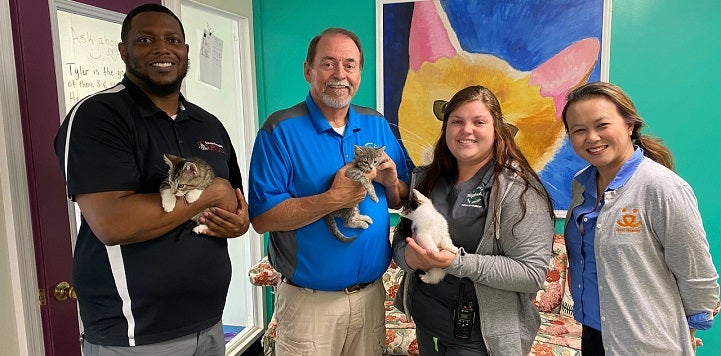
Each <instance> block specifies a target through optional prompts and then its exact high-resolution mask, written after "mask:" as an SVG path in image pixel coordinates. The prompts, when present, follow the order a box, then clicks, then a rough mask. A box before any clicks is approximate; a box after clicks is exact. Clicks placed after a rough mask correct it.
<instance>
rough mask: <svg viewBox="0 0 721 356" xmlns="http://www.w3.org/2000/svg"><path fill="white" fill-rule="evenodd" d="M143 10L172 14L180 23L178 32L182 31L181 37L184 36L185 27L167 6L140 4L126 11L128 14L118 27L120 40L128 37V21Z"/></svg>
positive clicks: (131, 20)
mask: <svg viewBox="0 0 721 356" xmlns="http://www.w3.org/2000/svg"><path fill="white" fill-rule="evenodd" d="M143 12H162V13H164V14H168V15H170V16H173V18H174V19H175V21H178V24H179V25H180V32H182V33H183V38H185V29H183V23H182V22H180V19H179V18H178V16H175V13H173V12H172V11H170V9H168V8H167V7H165V6H163V5H159V4H143V5H140V6H138V7H136V8H134V9H132V10H130V12H128V14H127V15H126V16H125V19H124V20H123V27H122V28H121V29H120V40H121V41H123V42H125V41H126V40H127V39H128V32H130V23H131V22H133V18H135V16H137V15H138V14H142V13H143Z"/></svg>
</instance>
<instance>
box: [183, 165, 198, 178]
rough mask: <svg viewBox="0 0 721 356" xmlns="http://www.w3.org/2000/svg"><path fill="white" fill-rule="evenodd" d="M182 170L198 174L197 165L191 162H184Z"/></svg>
mask: <svg viewBox="0 0 721 356" xmlns="http://www.w3.org/2000/svg"><path fill="white" fill-rule="evenodd" d="M183 171H184V172H185V173H189V174H192V175H194V176H197V175H198V174H199V172H198V165H197V164H195V163H193V162H186V163H185V165H184V166H183Z"/></svg>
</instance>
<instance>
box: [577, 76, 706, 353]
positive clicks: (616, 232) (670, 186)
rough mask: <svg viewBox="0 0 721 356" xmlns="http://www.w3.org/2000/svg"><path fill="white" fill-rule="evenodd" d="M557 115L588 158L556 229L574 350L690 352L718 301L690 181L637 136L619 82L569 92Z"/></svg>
mask: <svg viewBox="0 0 721 356" xmlns="http://www.w3.org/2000/svg"><path fill="white" fill-rule="evenodd" d="M563 123H564V125H565V127H566V131H567V132H568V136H569V138H570V141H571V145H572V146H573V150H574V151H575V152H576V153H577V154H578V155H579V156H580V157H581V158H583V159H584V160H586V161H587V162H588V163H589V164H590V165H589V166H588V167H586V168H584V169H583V170H581V171H580V172H579V173H578V174H577V175H576V176H575V177H574V179H573V182H572V184H571V189H572V193H573V197H572V200H571V206H570V207H569V208H568V216H567V220H566V229H565V238H566V247H567V249H568V261H569V264H570V267H569V271H570V273H571V277H570V285H571V295H572V296H573V302H574V306H573V316H574V318H575V319H576V320H578V322H579V323H581V324H582V325H583V333H582V336H581V352H582V353H583V355H584V356H588V355H693V354H694V353H695V351H694V348H695V347H696V346H697V340H696V339H695V332H696V330H706V329H708V328H710V327H711V325H712V324H713V319H714V315H715V313H717V312H718V309H717V308H718V300H719V285H718V274H717V273H716V268H715V267H714V264H713V261H712V260H711V254H710V252H709V245H708V242H707V241H706V232H705V231H704V228H703V223H702V221H701V215H700V214H699V210H698V203H697V202H696V196H695V195H694V193H693V190H692V189H691V187H690V186H689V185H688V183H686V181H684V180H683V179H682V178H681V177H679V176H678V175H677V174H676V173H674V172H673V171H672V169H673V162H672V157H671V153H670V152H669V150H668V148H666V146H664V145H663V144H662V143H661V142H660V141H659V140H658V139H656V138H654V137H651V136H648V135H641V128H642V127H643V120H642V119H641V117H640V116H639V114H638V112H637V111H636V107H635V106H634V105H633V102H632V101H631V99H630V98H629V97H628V95H626V93H624V92H623V90H621V88H619V87H618V86H616V85H613V84H610V83H604V82H595V83H590V84H586V85H584V86H582V87H580V88H577V89H575V90H573V91H572V92H570V93H569V94H568V102H567V104H566V107H565V108H564V109H563ZM711 199H717V198H715V197H713V198H711Z"/></svg>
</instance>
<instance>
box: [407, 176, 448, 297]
mask: <svg viewBox="0 0 721 356" xmlns="http://www.w3.org/2000/svg"><path fill="white" fill-rule="evenodd" d="M400 216H402V217H404V218H406V219H408V220H411V221H412V224H411V231H413V234H414V235H415V237H414V239H415V240H416V243H417V244H418V245H419V246H420V247H423V248H424V249H426V250H431V251H434V252H438V251H439V249H441V248H442V249H444V250H448V251H451V252H453V253H456V252H458V248H457V247H456V246H455V245H453V241H452V240H451V235H450V234H449V233H448V222H447V221H446V219H445V218H444V217H443V215H441V213H439V212H438V210H436V208H435V207H434V206H433V202H431V200H430V199H428V198H426V197H425V196H424V195H423V194H421V193H420V192H419V191H417V190H415V189H413V191H412V192H411V197H410V199H408V202H406V204H404V205H403V208H402V209H401V211H400ZM445 276H446V271H444V270H443V269H442V268H431V269H429V270H428V271H426V273H424V274H422V275H421V280H422V281H423V282H425V283H428V284H438V283H439V282H440V281H442V280H443V278H445Z"/></svg>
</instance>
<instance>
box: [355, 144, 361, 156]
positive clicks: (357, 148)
mask: <svg viewBox="0 0 721 356" xmlns="http://www.w3.org/2000/svg"><path fill="white" fill-rule="evenodd" d="M360 152H363V149H362V148H361V146H358V145H353V154H356V155H358V154H359V153H360Z"/></svg>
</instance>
